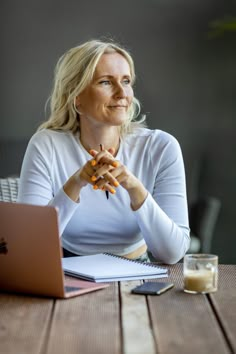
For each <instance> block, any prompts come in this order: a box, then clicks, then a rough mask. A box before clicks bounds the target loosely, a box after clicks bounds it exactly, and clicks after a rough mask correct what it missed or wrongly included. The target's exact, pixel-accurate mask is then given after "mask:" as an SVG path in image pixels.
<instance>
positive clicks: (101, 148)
mask: <svg viewBox="0 0 236 354" xmlns="http://www.w3.org/2000/svg"><path fill="white" fill-rule="evenodd" d="M100 150H101V151H102V150H103V146H102V144H100ZM105 193H106V197H107V199H109V192H108V191H107V190H106V191H105Z"/></svg>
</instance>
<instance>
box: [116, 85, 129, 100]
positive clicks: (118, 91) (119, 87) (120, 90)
mask: <svg viewBox="0 0 236 354" xmlns="http://www.w3.org/2000/svg"><path fill="white" fill-rule="evenodd" d="M115 96H116V97H117V98H124V97H126V96H127V95H126V92H125V89H124V87H123V86H122V85H121V84H117V85H116V89H115Z"/></svg>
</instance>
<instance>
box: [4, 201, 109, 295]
mask: <svg viewBox="0 0 236 354" xmlns="http://www.w3.org/2000/svg"><path fill="white" fill-rule="evenodd" d="M61 257H62V249H61V244H60V238H59V232H58V220H57V211H56V208H54V207H52V206H36V205H29V204H19V203H8V202H0V289H1V290H4V291H7V292H16V293H24V294H32V295H40V296H49V297H55V298H70V297H73V296H77V295H81V294H84V293H88V292H91V291H94V290H99V289H103V288H105V287H107V286H109V284H96V283H93V282H89V281H84V280H81V279H78V278H73V277H70V276H65V275H64V272H63V269H62V260H61Z"/></svg>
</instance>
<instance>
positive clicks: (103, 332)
mask: <svg viewBox="0 0 236 354" xmlns="http://www.w3.org/2000/svg"><path fill="white" fill-rule="evenodd" d="M169 268H170V277H169V280H170V281H172V282H173V283H174V284H175V287H174V288H173V289H171V290H169V291H168V292H166V293H165V294H163V295H161V296H148V297H146V296H144V295H132V294H131V293H130V290H131V289H132V288H133V287H134V286H136V285H137V284H140V281H132V282H121V283H112V284H111V286H110V287H108V288H106V289H103V290H99V291H96V292H93V293H90V294H86V295H82V296H79V297H76V298H73V299H69V300H53V299H47V298H39V297H31V296H23V295H11V294H3V293H1V294H0V353H1V354H28V353H29V354H36V353H39V354H54V353H55V354H60V353H61V354H74V353H76V354H121V353H122V354H136V353H140V354H154V353H160V354H172V353H173V354H178V353H181V354H184V353H186V354H190V353H191V354H195V353H196V354H225V353H231V354H232V353H236V265H220V266H219V290H218V292H216V293H214V294H210V295H190V294H186V293H184V292H183V290H182V286H183V284H182V282H183V277H182V264H176V265H174V266H169ZM159 281H167V279H159Z"/></svg>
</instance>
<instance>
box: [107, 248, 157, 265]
mask: <svg viewBox="0 0 236 354" xmlns="http://www.w3.org/2000/svg"><path fill="white" fill-rule="evenodd" d="M103 254H106V255H107V256H110V257H115V258H120V259H122V260H125V261H127V262H132V263H137V264H142V265H144V266H147V267H152V268H156V267H158V268H160V267H159V266H158V265H157V264H152V263H147V262H142V261H138V260H135V259H130V258H126V257H123V256H118V255H117V254H113V253H108V252H104V253H103Z"/></svg>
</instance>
